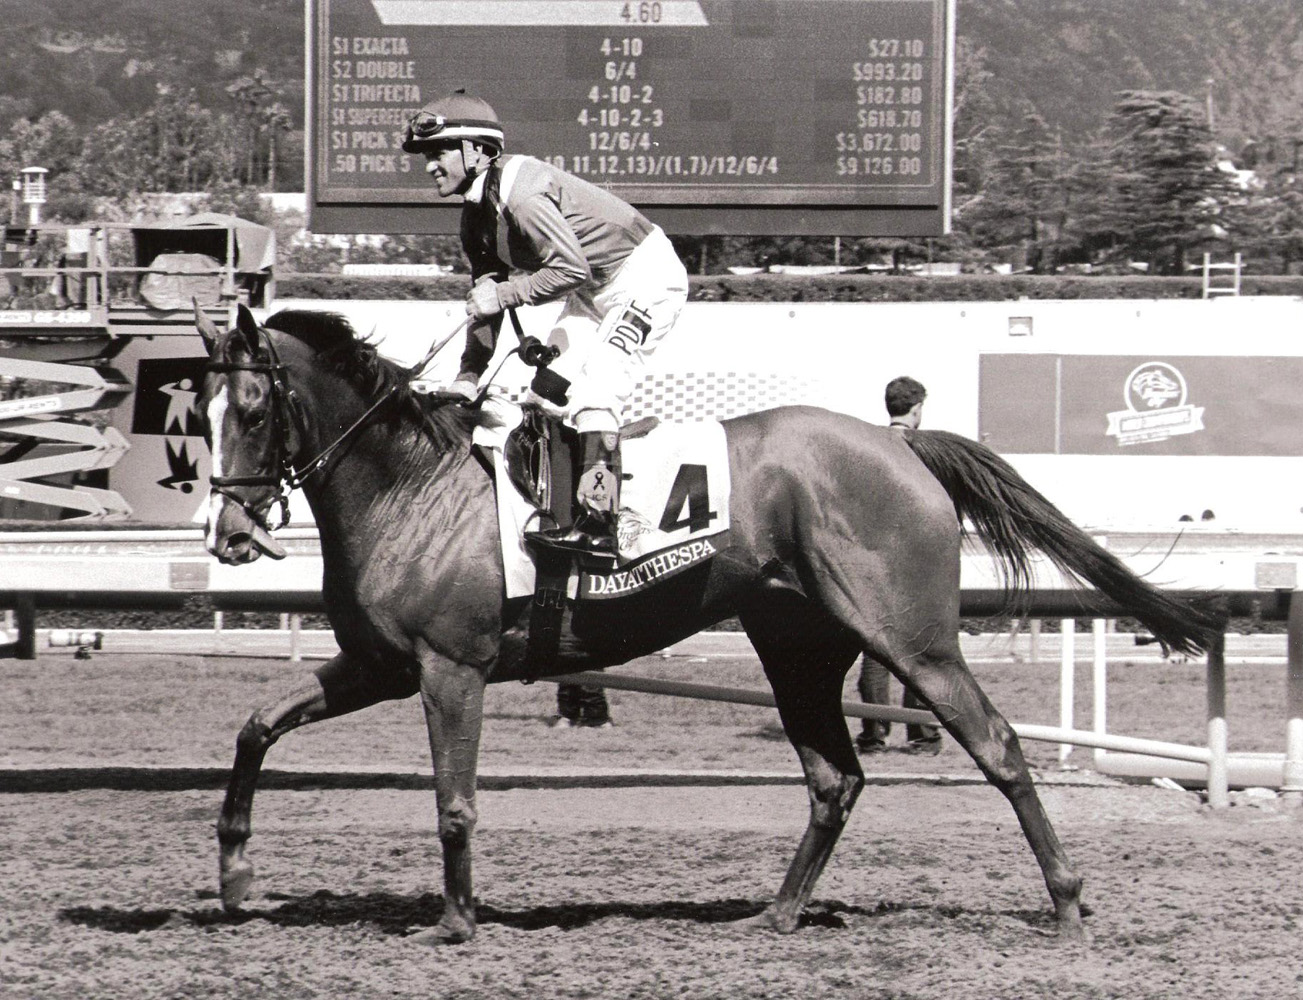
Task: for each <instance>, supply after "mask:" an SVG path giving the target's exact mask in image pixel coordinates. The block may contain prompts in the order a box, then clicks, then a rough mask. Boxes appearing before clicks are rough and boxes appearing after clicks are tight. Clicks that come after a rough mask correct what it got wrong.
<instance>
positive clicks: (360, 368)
mask: <svg viewBox="0 0 1303 1000" xmlns="http://www.w3.org/2000/svg"><path fill="white" fill-rule="evenodd" d="M263 325H264V326H265V327H266V328H267V329H269V330H277V331H279V332H280V333H284V334H287V335H288V336H291V337H293V338H294V339H295V340H298V341H300V342H301V343H303V344H304V345H306V346H307V347H309V348H310V349H311V350H312V351H313V352H314V353H315V354H316V355H317V360H318V362H319V363H320V364H321V365H322V366H323V367H325V368H326V369H327V370H328V371H331V372H333V373H334V374H336V375H338V376H340V377H341V378H343V379H344V380H345V381H346V382H348V383H349V384H350V385H351V386H353V388H355V389H356V390H357V391H358V392H359V393H360V394H361V395H362V397H363V398H364V399H367V400H369V401H371V402H374V401H376V400H377V399H379V398H380V397H381V396H383V395H385V394H386V393H392V394H393V396H394V403H393V405H392V406H386V407H385V409H386V410H387V411H388V413H389V414H390V415H393V414H400V415H405V416H406V417H407V418H408V419H412V420H415V421H416V422H417V423H418V424H420V425H421V426H422V427H424V428H425V430H426V431H427V432H428V433H429V434H430V436H431V437H432V438H434V440H435V443H436V445H440V446H443V447H447V446H448V445H451V444H453V443H454V442H455V440H456V439H457V438H459V437H462V436H465V435H466V434H467V433H468V431H469V428H470V427H471V426H472V425H473V424H474V423H475V413H474V411H469V410H466V409H464V408H462V407H459V406H434V407H432V406H430V405H429V404H428V402H427V399H426V397H423V396H421V395H419V394H418V393H415V392H413V391H412V388H411V380H412V377H413V375H414V373H413V372H412V371H411V369H408V368H404V367H403V366H402V365H400V364H398V363H397V362H395V361H391V360H390V359H389V358H386V357H384V356H383V355H382V354H381V353H380V352H379V351H378V350H377V349H376V346H375V344H373V343H372V342H371V340H370V339H369V337H366V336H363V335H362V334H360V333H358V331H357V330H356V329H355V328H354V326H353V324H352V323H350V322H349V321H348V318H347V317H346V316H342V315H340V314H339V313H332V312H322V311H318V310H313V309H282V310H281V311H280V312H278V313H275V314H273V315H272V316H270V317H269V318H268V319H267V321H266V322H265V323H264V324H263Z"/></svg>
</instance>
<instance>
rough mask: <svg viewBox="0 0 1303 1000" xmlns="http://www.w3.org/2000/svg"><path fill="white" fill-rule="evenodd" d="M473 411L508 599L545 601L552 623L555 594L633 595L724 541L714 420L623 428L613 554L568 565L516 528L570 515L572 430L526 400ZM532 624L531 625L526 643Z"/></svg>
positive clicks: (725, 478) (725, 486)
mask: <svg viewBox="0 0 1303 1000" xmlns="http://www.w3.org/2000/svg"><path fill="white" fill-rule="evenodd" d="M482 413H483V420H482V422H481V424H480V426H479V427H477V428H476V430H475V436H474V442H475V445H476V446H477V447H478V448H480V450H481V452H482V453H484V454H485V455H486V456H488V457H489V458H490V459H491V462H492V466H493V469H494V475H495V478H496V483H497V497H498V525H499V529H500V531H501V536H502V563H503V570H504V576H505V580H506V590H507V593H506V596H507V598H508V599H511V598H514V597H526V596H529V595H531V594H532V595H534V597H535V607H536V608H539V607H542V606H547V607H550V608H551V609H552V610H553V611H554V612H556V614H555V615H554V616H553V617H554V618H555V619H556V621H559V618H560V610H561V607H562V605H563V604H564V603H565V602H575V601H581V602H588V601H612V600H616V599H619V598H624V597H630V596H633V595H640V594H643V593H644V592H646V591H648V590H649V589H650V588H652V587H654V586H656V585H657V584H659V583H663V582H666V581H668V580H670V579H672V578H676V577H679V576H680V575H681V574H683V573H685V572H687V571H689V570H691V569H693V568H694V567H702V568H704V564H705V563H706V562H708V561H709V560H710V558H711V557H712V556H713V555H715V553H717V552H719V551H720V550H722V549H723V548H725V547H726V546H727V539H728V535H727V533H728V527H729V517H728V499H729V486H730V480H729V468H728V453H727V451H726V448H725V441H724V429H723V427H721V426H720V424H719V423H717V422H715V421H706V422H702V423H693V424H662V423H658V422H657V421H655V420H647V421H639V422H638V423H637V424H632V425H629V426H628V427H627V428H625V430H624V431H622V432H621V435H620V448H621V461H622V465H623V475H622V476H621V492H620V513H619V519H618V521H617V528H616V534H617V538H618V547H619V555H618V558H617V559H616V560H614V561H612V560H610V559H605V560H603V559H601V558H600V557H599V559H598V560H597V561H596V562H590V561H589V557H587V556H580V557H577V559H578V560H579V561H581V562H582V563H583V565H575V564H573V563H572V560H571V557H570V555H569V554H561V556H560V561H559V562H558V553H556V552H548V553H542V552H540V551H539V550H537V549H536V548H534V547H532V546H527V545H526V542H525V532H527V531H534V530H537V529H538V528H541V527H542V528H546V527H552V526H553V522H554V521H560V522H564V521H565V520H566V519H567V518H568V517H570V516H572V512H571V509H570V504H571V502H572V501H573V499H574V496H573V494H574V489H573V483H574V478H573V477H574V470H575V467H576V466H577V463H578V456H577V454H576V452H577V449H578V443H579V442H578V435H577V434H575V432H574V431H572V430H570V429H568V428H564V427H563V426H562V425H561V424H560V422H559V421H553V420H549V419H548V418H546V417H545V416H543V414H542V413H540V412H539V411H538V410H537V409H535V408H533V407H529V408H527V409H526V410H523V411H522V409H521V408H520V407H518V406H515V405H514V404H512V403H510V402H508V401H506V400H504V399H502V398H500V397H490V398H489V399H487V400H486V401H485V403H484V406H483V409H482ZM558 508H559V509H558ZM533 556H537V557H538V560H539V561H538V563H537V564H536V563H535V561H534V558H532V557H533ZM562 597H563V598H564V600H560V599H559V598H562ZM533 617H534V616H533V615H531V620H533ZM540 617H546V616H545V615H544V616H540ZM555 624H556V622H555V621H554V625H555ZM535 631H536V623H535V624H532V625H531V647H533V646H534V645H535V643H534V639H535V635H534V632H535ZM531 659H534V660H537V657H535V656H531Z"/></svg>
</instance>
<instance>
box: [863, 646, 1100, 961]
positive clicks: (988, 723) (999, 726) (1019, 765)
mask: <svg viewBox="0 0 1303 1000" xmlns="http://www.w3.org/2000/svg"><path fill="white" fill-rule="evenodd" d="M937 646H943V647H945V648H943V649H937V648H935V647H934V649H933V650H929V652H928V653H926V654H924V655H920V656H915V657H912V658H907V659H901V660H898V661H897V664H898V666H899V667H900V668H901V669H900V676H901V680H902V681H904V683H905V684H906V685H908V686H909V687H910V688H911V689H912V690H913V691H914V693H915V694H917V695H918V696H919V698H920V699H921V700H922V701H923V702H924V703H926V704H927V705H928V706H929V707H930V708H931V709H932V711H933V712H935V713H936V715H937V718H938V719H940V721H941V723H942V724H943V725H944V726H945V727H946V729H947V730H948V731H949V732H950V734H951V735H952V736H953V737H954V738H955V739H956V740H957V741H958V742H959V744H960V745H961V746H962V747H963V748H964V749H965V750H967V751H968V753H969V754H970V755H971V756H972V758H973V760H975V761H976V762H977V766H978V767H980V768H981V769H982V773H983V774H985V775H986V778H987V780H988V781H990V782H991V784H993V785H994V786H995V787H996V788H998V789H999V790H1000V791H1001V792H1002V793H1004V796H1005V798H1007V799H1008V800H1009V803H1010V805H1012V806H1013V810H1014V813H1015V814H1016V815H1017V817H1018V822H1019V824H1020V825H1021V826H1022V830H1023V833H1024V835H1026V837H1027V842H1028V844H1030V845H1031V849H1032V853H1033V854H1035V855H1036V860H1037V862H1038V863H1039V864H1040V866H1041V873H1042V874H1043V875H1044V876H1045V885H1046V888H1048V889H1049V891H1050V898H1051V899H1052V900H1053V902H1054V911H1055V914H1056V915H1057V917H1058V926H1059V936H1060V937H1063V938H1065V939H1067V940H1075V941H1080V940H1084V939H1085V936H1086V932H1085V928H1084V926H1083V925H1082V922H1081V877H1080V876H1079V875H1077V874H1076V873H1075V872H1074V871H1073V870H1072V867H1071V866H1070V865H1069V864H1068V858H1067V855H1066V854H1065V853H1064V850H1063V846H1062V845H1061V844H1060V843H1059V838H1058V835H1057V834H1056V833H1055V832H1054V827H1053V826H1052V825H1051V823H1050V819H1049V817H1048V816H1047V815H1046V814H1045V808H1044V806H1042V805H1041V800H1040V797H1039V796H1038V795H1037V794H1036V787H1035V785H1034V784H1033V783H1032V779H1031V774H1030V773H1029V772H1028V770H1027V761H1026V760H1025V759H1024V757H1023V753H1022V746H1021V744H1020V743H1019V742H1018V736H1017V734H1016V733H1015V732H1014V731H1013V727H1012V726H1010V725H1009V723H1008V722H1007V721H1006V720H1005V718H1004V716H1003V715H1001V714H1000V712H999V711H998V710H997V709H996V708H995V706H994V705H992V704H991V702H990V700H989V699H988V698H987V697H986V694H985V692H983V691H982V689H981V688H980V687H979V686H978V684H977V681H976V680H974V679H973V675H972V674H971V673H970V672H969V670H968V666H967V664H965V663H964V660H963V656H962V655H961V654H960V652H959V648H958V644H957V640H956V643H955V644H954V645H953V646H951V645H950V644H949V643H944V642H940V643H937ZM884 662H890V661H889V659H888V658H885V657H884Z"/></svg>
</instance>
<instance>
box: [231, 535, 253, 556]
mask: <svg viewBox="0 0 1303 1000" xmlns="http://www.w3.org/2000/svg"><path fill="white" fill-rule="evenodd" d="M252 544H253V535H251V534H249V532H247V531H232V532H231V533H230V534H229V535H227V536H226V548H227V550H228V551H229V550H231V549H246V548H248V547H249V546H250V545H252Z"/></svg>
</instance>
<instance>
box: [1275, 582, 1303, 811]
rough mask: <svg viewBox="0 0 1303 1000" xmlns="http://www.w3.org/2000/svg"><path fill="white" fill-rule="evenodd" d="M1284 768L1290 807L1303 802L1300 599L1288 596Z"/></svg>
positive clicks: (1302, 609)
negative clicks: (1291, 804)
mask: <svg viewBox="0 0 1303 1000" xmlns="http://www.w3.org/2000/svg"><path fill="white" fill-rule="evenodd" d="M1285 621H1286V625H1285V637H1286V638H1285V643H1286V645H1285V663H1286V671H1285V709H1286V711H1285V768H1284V772H1283V773H1282V775H1281V789H1280V790H1281V792H1282V793H1283V794H1284V795H1285V797H1286V798H1287V799H1288V800H1289V801H1290V802H1291V803H1293V804H1298V803H1299V802H1300V801H1303V597H1300V591H1297V590H1295V591H1293V592H1292V593H1291V594H1290V595H1289V613H1288V615H1287V617H1286V619H1285Z"/></svg>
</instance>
